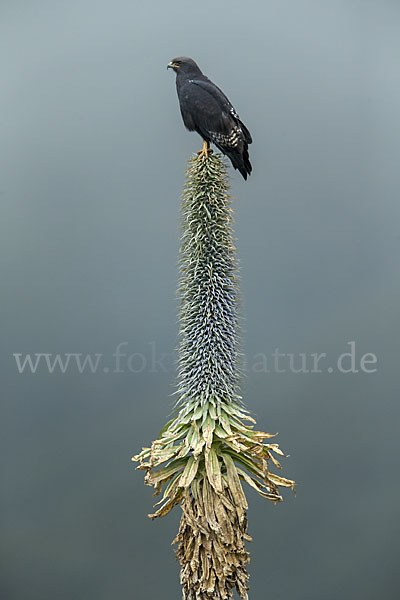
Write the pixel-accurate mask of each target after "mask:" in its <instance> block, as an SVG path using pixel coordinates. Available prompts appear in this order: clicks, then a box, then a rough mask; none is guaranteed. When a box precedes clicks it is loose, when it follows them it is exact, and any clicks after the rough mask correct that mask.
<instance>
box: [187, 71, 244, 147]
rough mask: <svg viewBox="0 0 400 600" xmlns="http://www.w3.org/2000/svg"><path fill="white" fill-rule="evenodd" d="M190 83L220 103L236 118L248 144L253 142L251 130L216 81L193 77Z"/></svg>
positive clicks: (236, 122) (223, 108) (224, 109)
mask: <svg viewBox="0 0 400 600" xmlns="http://www.w3.org/2000/svg"><path fill="white" fill-rule="evenodd" d="M189 83H192V84H195V85H196V86H198V87H199V88H201V89H202V90H204V91H205V92H207V93H208V94H209V95H210V96H211V97H212V98H213V99H214V100H215V101H216V102H217V103H218V105H219V107H220V108H221V109H222V110H223V111H224V112H225V113H226V114H227V115H229V116H230V117H231V118H232V119H233V120H234V122H235V124H236V125H237V126H239V128H240V129H241V130H242V133H243V137H244V139H245V141H246V142H247V143H248V144H251V142H252V139H251V134H250V132H249V130H248V129H247V127H246V126H245V125H244V123H242V121H241V120H240V117H239V115H238V113H237V111H236V109H235V108H234V106H233V105H232V103H231V102H230V101H229V99H228V97H227V96H225V94H224V92H223V91H222V90H220V88H219V87H218V86H216V85H215V83H213V82H212V81H210V80H209V79H191V80H189Z"/></svg>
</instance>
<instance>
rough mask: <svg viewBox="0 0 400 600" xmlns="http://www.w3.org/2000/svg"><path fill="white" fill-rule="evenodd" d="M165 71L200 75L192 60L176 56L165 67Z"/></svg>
mask: <svg viewBox="0 0 400 600" xmlns="http://www.w3.org/2000/svg"><path fill="white" fill-rule="evenodd" d="M167 69H172V70H173V71H175V73H184V74H185V75H186V74H196V73H197V74H198V73H201V71H200V69H199V67H198V66H197V64H196V63H195V62H194V60H193V59H192V58H188V57H187V56H178V58H174V59H173V60H171V62H170V63H169V64H168V65H167Z"/></svg>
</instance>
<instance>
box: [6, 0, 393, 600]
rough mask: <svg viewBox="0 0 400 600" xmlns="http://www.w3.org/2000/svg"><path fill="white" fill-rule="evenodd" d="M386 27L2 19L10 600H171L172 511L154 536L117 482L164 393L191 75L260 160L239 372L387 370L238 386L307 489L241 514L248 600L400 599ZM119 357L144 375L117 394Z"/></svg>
mask: <svg viewBox="0 0 400 600" xmlns="http://www.w3.org/2000/svg"><path fill="white" fill-rule="evenodd" d="M399 26H400V6H399V3H398V2H397V1H395V0H392V1H389V0H386V1H384V0H379V1H378V0H377V1H369V0H363V1H361V0H359V1H356V0H353V1H352V0H347V1H343V0H336V1H335V2H326V1H317V0H315V1H306V0H299V1H297V2H295V1H292V2H288V1H285V0H279V1H278V0H276V1H266V2H261V1H260V2H252V1H248V2H246V3H234V2H229V3H228V2H209V1H208V0H203V1H202V2H197V3H188V2H160V1H158V2H151V3H149V4H148V5H147V6H144V5H143V4H139V3H136V2H132V0H129V1H128V0H126V1H125V0H114V2H104V1H98V0H96V1H95V0H83V1H80V2H77V1H73V0H72V1H70V2H60V1H54V0H52V1H50V0H48V1H46V0H37V1H36V2H29V1H22V0H19V1H18V0H13V1H11V0H2V2H1V4H0V46H1V47H0V62H1V65H0V73H1V81H0V86H1V95H0V127H1V139H2V142H1V146H0V154H1V158H0V169H1V176H0V202H1V224H0V227H1V253H0V257H1V282H2V293H1V305H2V306H1V315H2V324H1V344H2V349H1V351H2V387H3V393H2V398H1V428H2V434H1V454H0V457H1V463H2V480H1V481H2V485H1V488H2V491H1V520H2V523H1V532H2V533H1V553H2V557H1V558H2V560H1V564H2V577H1V586H2V588H3V590H2V598H5V599H6V600H50V599H53V598H57V599H58V600H67V599H68V600H70V599H71V598H74V599H79V600H81V599H82V600H94V599H96V600H106V599H107V600H108V599H110V598H118V599H120V600H122V599H132V598H134V599H136V598H138V599H139V598H158V597H161V596H162V597H163V598H164V599H165V600H172V599H175V598H178V597H180V591H179V583H178V569H177V566H175V564H174V556H173V552H172V550H171V549H170V545H169V544H170V541H171V540H172V538H173V537H174V535H175V532H176V529H177V525H178V518H179V510H175V513H174V514H171V515H169V517H168V518H166V519H164V520H160V521H156V522H151V521H149V520H148V519H147V517H146V514H147V512H149V511H150V510H151V506H152V502H153V500H152V498H151V489H150V488H147V487H145V486H144V485H143V480H142V474H141V473H140V472H136V471H135V470H134V468H133V466H132V465H131V463H130V456H131V455H132V454H133V453H134V452H135V451H137V450H138V449H140V448H141V447H142V446H143V445H147V444H148V443H149V442H151V440H152V439H154V437H155V436H156V435H157V433H158V431H159V429H160V427H161V426H162V424H163V422H164V421H165V418H166V416H167V414H168V413H169V410H170V405H171V401H172V399H171V398H170V396H169V394H170V393H171V392H172V391H173V389H174V388H173V384H174V378H175V371H174V367H173V358H174V357H173V351H174V350H173V349H174V347H175V345H176V333H177V322H176V297H175V288H176V282H177V267H176V261H177V252H178V244H179V241H178V240H179V199H180V194H181V189H182V184H183V178H184V169H185V161H186V160H187V158H188V157H190V155H191V154H192V153H193V152H194V151H196V150H197V149H198V148H199V147H200V139H199V138H198V137H197V136H196V135H195V134H189V133H188V132H186V131H185V130H184V128H183V125H182V123H181V119H180V114H179V110H178V104H177V98H176V93H175V83H174V79H175V78H174V75H173V74H172V73H171V72H170V71H169V72H167V71H166V64H167V62H168V61H169V60H170V59H171V58H173V57H174V56H177V55H181V54H186V55H189V56H192V57H194V58H195V59H196V60H197V61H198V62H199V64H200V66H201V67H202V69H203V70H204V72H205V73H206V74H207V75H209V76H210V77H211V78H212V79H213V80H214V81H215V82H216V83H217V84H218V85H220V86H221V87H222V88H223V90H224V91H225V92H226V94H227V95H228V96H229V97H230V99H231V100H232V102H233V103H234V105H235V106H236V108H237V110H238V111H239V113H240V114H241V116H242V118H243V120H244V121H245V123H246V124H247V125H248V127H249V128H250V130H251V132H252V133H253V135H254V144H253V146H252V147H251V159H252V163H253V166H254V172H253V175H252V176H251V178H250V179H249V181H248V182H247V183H244V182H243V181H242V180H241V178H240V175H238V174H237V173H234V174H233V172H232V186H233V195H234V196H235V203H234V205H235V211H236V236H237V240H238V241H237V245H238V250H239V253H240V258H241V274H242V295H243V308H242V312H243V315H244V318H245V324H244V345H245V351H246V355H247V357H248V360H249V365H250V367H251V366H254V364H253V358H254V355H255V354H258V353H266V354H267V355H270V354H271V352H273V350H274V349H275V348H279V350H280V351H281V352H285V353H299V352H305V353H312V352H326V353H327V354H328V357H330V358H331V359H332V360H333V359H335V357H337V356H338V355H339V354H341V353H342V352H346V351H347V349H348V342H349V341H352V340H354V341H355V342H356V354H357V360H359V358H360V356H361V355H362V354H364V353H366V352H372V353H374V354H376V356H377V357H378V365H377V372H376V373H372V374H367V373H363V372H359V373H357V374H355V373H349V374H344V373H340V372H337V370H336V369H335V370H334V372H332V373H329V372H327V370H326V368H325V369H324V372H323V373H320V374H318V373H299V374H295V373H290V372H289V371H286V372H284V373H276V372H270V373H265V372H261V373H260V372H254V369H253V370H252V368H249V369H248V372H247V376H246V379H245V381H244V384H243V391H244V397H245V401H246V403H247V405H248V406H249V407H250V408H251V409H252V410H253V411H254V413H255V414H256V416H257V419H258V423H259V426H260V428H261V429H266V430H267V431H279V432H280V436H279V442H280V444H281V445H282V447H283V448H284V449H285V450H286V451H287V452H288V453H290V455H291V457H290V458H289V459H288V460H285V464H284V474H285V475H287V476H289V477H293V478H295V479H296V481H298V494H297V498H293V497H292V495H291V494H290V493H288V494H286V497H285V502H284V503H283V504H281V505H279V506H276V507H274V506H272V505H270V504H269V503H267V501H264V500H262V499H259V498H258V497H256V495H255V493H253V492H252V491H249V493H248V495H249V499H250V511H249V520H250V526H249V529H250V532H251V533H253V535H254V538H255V539H254V542H253V543H252V544H251V545H250V550H251V556H252V562H251V565H250V570H251V598H252V599H253V600H256V599H260V600H261V599H264V598H266V597H267V595H268V596H271V597H274V598H276V599H277V600H280V599H286V598H289V597H291V598H296V599H299V600H300V599H301V600H303V599H304V600H311V599H315V600H317V599H318V600H319V599H321V598H323V599H324V600H334V599H336V598H337V597H339V596H340V597H341V598H344V599H351V600H358V599H361V598H362V599H363V600H370V599H371V600H372V599H374V600H375V599H376V598H378V597H384V598H385V599H394V598H397V597H398V594H399V574H398V573H399V572H398V535H399V519H398V502H399V500H398V498H399V496H398V493H399V482H398V452H399V442H398V438H399V427H398V424H399V386H398V379H399V377H398V373H399V366H400V356H399V331H398V329H399V319H398V306H399V299H400V298H399V296H400V294H399V292H400V284H399V253H400V226H399V216H400V215H399V194H398V190H399V184H400V181H399V149H400V148H399V105H400V80H399V72H398V67H399V59H400V54H399V47H400V37H399ZM124 341H126V342H128V346H125V347H124V350H125V351H126V352H127V353H128V354H131V353H141V354H143V355H144V356H145V357H146V360H147V365H146V368H144V369H142V370H141V372H140V373H132V372H129V370H127V369H126V368H125V372H124V373H113V372H111V371H112V370H113V367H112V365H113V362H112V361H113V358H112V353H113V352H115V348H116V345H117V344H118V343H120V342H124ZM150 344H153V346H151V345H150ZM152 348H154V349H155V352H156V355H157V357H160V355H161V354H162V353H167V354H168V360H167V361H166V364H167V367H166V369H165V370H163V369H162V368H161V367H160V366H158V367H157V365H153V367H155V368H151V361H150V355H151V352H152ZM16 352H20V353H28V352H31V353H35V352H52V353H65V352H81V353H95V352H97V353H103V354H104V355H105V358H104V360H105V363H103V365H104V364H109V367H110V372H109V373H105V372H103V368H101V369H100V370H99V372H97V373H96V374H91V373H88V372H86V373H84V374H82V375H80V374H79V373H78V372H77V370H76V368H75V369H74V368H70V370H68V372H67V373H65V374H62V373H60V372H55V373H53V374H49V373H48V372H46V370H45V369H39V370H38V372H37V373H36V374H29V373H26V372H25V373H24V374H22V375H20V374H18V371H17V368H16V363H15V361H14V358H13V356H12V354H13V353H16ZM136 358H137V359H138V360H139V357H136ZM333 363H334V360H333ZM328 364H330V363H329V362H327V363H326V365H325V366H327V365H328ZM125 367H126V365H125ZM135 368H136V363H135ZM152 371H155V372H152Z"/></svg>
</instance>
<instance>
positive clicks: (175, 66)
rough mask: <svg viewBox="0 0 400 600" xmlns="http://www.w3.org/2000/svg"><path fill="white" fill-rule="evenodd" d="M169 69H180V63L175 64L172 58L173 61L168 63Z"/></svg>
mask: <svg viewBox="0 0 400 600" xmlns="http://www.w3.org/2000/svg"><path fill="white" fill-rule="evenodd" d="M167 69H179V65H176V64H175V63H173V62H172V60H171V62H170V63H168V65H167Z"/></svg>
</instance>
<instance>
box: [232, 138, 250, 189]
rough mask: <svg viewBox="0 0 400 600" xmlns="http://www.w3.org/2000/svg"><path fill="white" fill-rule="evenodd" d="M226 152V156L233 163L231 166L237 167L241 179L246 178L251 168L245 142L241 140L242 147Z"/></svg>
mask: <svg viewBox="0 0 400 600" xmlns="http://www.w3.org/2000/svg"><path fill="white" fill-rule="evenodd" d="M226 154H227V155H228V157H229V159H230V161H231V163H232V165H233V168H234V169H237V170H238V171H239V173H240V174H241V175H242V177H243V179H245V180H246V179H247V176H248V175H250V173H251V171H252V170H253V168H252V166H251V163H250V157H249V150H248V145H247V142H245V141H243V147H242V148H240V149H237V150H236V151H234V152H227V153H226Z"/></svg>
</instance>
